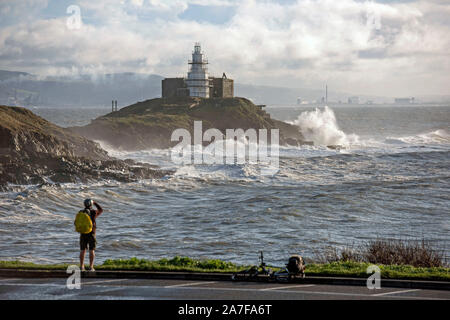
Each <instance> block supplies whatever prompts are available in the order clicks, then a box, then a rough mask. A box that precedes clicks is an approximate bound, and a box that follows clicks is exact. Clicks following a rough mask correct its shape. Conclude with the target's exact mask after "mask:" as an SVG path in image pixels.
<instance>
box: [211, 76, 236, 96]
mask: <svg viewBox="0 0 450 320" xmlns="http://www.w3.org/2000/svg"><path fill="white" fill-rule="evenodd" d="M211 80H212V81H211V82H212V88H211V89H210V97H213V98H232V97H233V96H234V81H233V80H232V79H227V78H211Z"/></svg>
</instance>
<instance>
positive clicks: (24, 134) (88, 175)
mask: <svg viewBox="0 0 450 320" xmlns="http://www.w3.org/2000/svg"><path fill="white" fill-rule="evenodd" d="M0 119H1V121H0V189H1V190H4V189H5V186H6V185H7V184H8V183H12V184H42V183H47V180H48V179H50V180H51V181H52V182H54V183H66V182H80V181H81V182H89V181H95V180H99V179H114V180H117V181H123V182H129V181H136V180H138V179H149V178H160V177H163V176H164V175H167V174H170V172H169V171H161V170H157V169H156V168H154V167H153V168H150V167H149V166H142V169H141V170H138V168H139V167H140V166H139V165H138V164H136V163H135V162H134V161H133V160H127V161H122V160H119V159H115V158H112V157H110V156H108V154H107V152H106V151H105V150H103V149H101V148H100V146H99V145H98V144H97V143H94V142H93V141H90V140H88V139H86V138H83V137H81V136H79V135H78V134H75V133H74V132H72V131H70V130H67V129H64V128H61V127H58V126H56V125H54V124H52V123H50V122H48V121H46V120H44V119H42V118H40V117H38V116H36V115H35V114H33V113H32V112H31V111H29V110H27V109H25V108H20V107H7V106H0ZM135 172H137V174H136V173H135Z"/></svg>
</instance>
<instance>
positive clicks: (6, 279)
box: [0, 278, 20, 281]
mask: <svg viewBox="0 0 450 320" xmlns="http://www.w3.org/2000/svg"><path fill="white" fill-rule="evenodd" d="M8 280H20V279H19V278H8V279H0V281H8Z"/></svg>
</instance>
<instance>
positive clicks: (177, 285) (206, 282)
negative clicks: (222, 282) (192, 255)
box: [164, 281, 216, 288]
mask: <svg viewBox="0 0 450 320" xmlns="http://www.w3.org/2000/svg"><path fill="white" fill-rule="evenodd" d="M210 283H216V281H202V282H189V283H181V284H174V285H170V286H164V288H177V287H189V286H197V285H200V284H210Z"/></svg>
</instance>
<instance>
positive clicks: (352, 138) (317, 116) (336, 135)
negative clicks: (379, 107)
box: [292, 106, 359, 146]
mask: <svg viewBox="0 0 450 320" xmlns="http://www.w3.org/2000/svg"><path fill="white" fill-rule="evenodd" d="M292 124H295V125H297V126H299V127H300V131H301V133H302V134H303V136H304V137H305V139H306V140H308V141H313V142H314V144H315V145H324V146H329V145H340V146H348V145H350V144H354V143H357V142H358V140H359V137H358V136H357V135H356V134H351V135H347V134H346V133H344V132H343V131H342V130H340V129H339V126H338V124H337V121H336V117H335V115H334V112H333V110H332V109H330V108H329V107H327V106H325V107H324V109H322V110H321V109H320V108H316V109H315V110H313V111H305V112H302V113H301V114H300V115H299V116H298V118H297V119H296V120H294V121H293V122H292Z"/></svg>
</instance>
